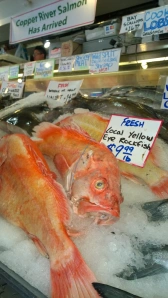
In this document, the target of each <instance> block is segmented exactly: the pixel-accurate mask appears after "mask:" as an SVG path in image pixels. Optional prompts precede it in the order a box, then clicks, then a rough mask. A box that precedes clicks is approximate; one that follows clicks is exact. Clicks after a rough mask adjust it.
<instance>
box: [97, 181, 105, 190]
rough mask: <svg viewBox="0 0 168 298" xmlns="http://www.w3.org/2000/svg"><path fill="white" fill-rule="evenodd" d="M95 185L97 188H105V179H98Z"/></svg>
mask: <svg viewBox="0 0 168 298" xmlns="http://www.w3.org/2000/svg"><path fill="white" fill-rule="evenodd" d="M95 187H96V188H97V189H103V188H104V187H105V183H104V181H103V180H98V181H96V183H95Z"/></svg>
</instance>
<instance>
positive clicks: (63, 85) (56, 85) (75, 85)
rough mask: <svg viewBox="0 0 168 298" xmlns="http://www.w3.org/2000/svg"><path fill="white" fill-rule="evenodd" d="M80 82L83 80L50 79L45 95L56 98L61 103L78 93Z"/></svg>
mask: <svg viewBox="0 0 168 298" xmlns="http://www.w3.org/2000/svg"><path fill="white" fill-rule="evenodd" d="M82 82H83V80H80V81H65V82H56V81H50V82H49V85H48V88H47V91H46V94H45V97H46V98H51V99H56V100H57V101H60V102H61V103H65V102H68V101H69V100H71V99H72V98H74V97H75V96H76V95H77V94H78V92H79V89H80V87H81V85H82Z"/></svg>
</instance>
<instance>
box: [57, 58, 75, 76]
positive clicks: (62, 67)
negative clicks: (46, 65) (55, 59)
mask: <svg viewBox="0 0 168 298" xmlns="http://www.w3.org/2000/svg"><path fill="white" fill-rule="evenodd" d="M74 62H75V56H71V57H63V58H60V59H59V67H58V71H60V72H64V71H72V68H73V66H74Z"/></svg>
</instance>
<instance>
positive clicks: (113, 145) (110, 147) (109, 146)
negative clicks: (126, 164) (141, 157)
mask: <svg viewBox="0 0 168 298" xmlns="http://www.w3.org/2000/svg"><path fill="white" fill-rule="evenodd" d="M113 147H114V148H116V145H115V144H110V145H108V146H107V148H108V149H110V151H111V152H113V150H112V149H113Z"/></svg>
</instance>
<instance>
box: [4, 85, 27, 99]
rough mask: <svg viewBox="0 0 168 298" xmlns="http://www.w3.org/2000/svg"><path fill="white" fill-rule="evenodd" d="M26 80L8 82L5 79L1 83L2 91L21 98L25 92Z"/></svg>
mask: <svg viewBox="0 0 168 298" xmlns="http://www.w3.org/2000/svg"><path fill="white" fill-rule="evenodd" d="M23 87H24V82H22V83H17V82H12V81H11V82H6V81H3V82H2V85H1V93H3V94H10V96H11V97H12V98H21V97H22V94H23Z"/></svg>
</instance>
